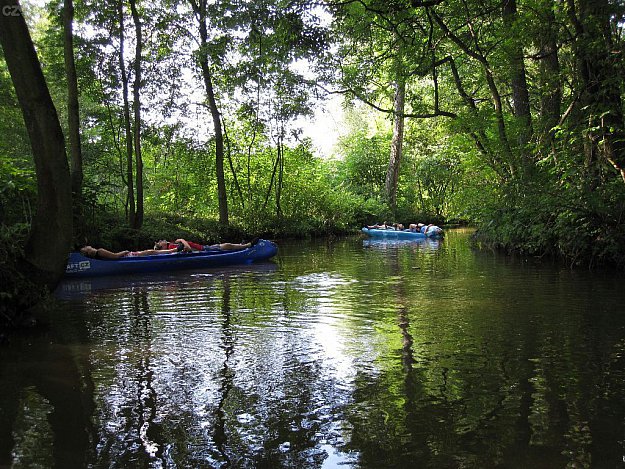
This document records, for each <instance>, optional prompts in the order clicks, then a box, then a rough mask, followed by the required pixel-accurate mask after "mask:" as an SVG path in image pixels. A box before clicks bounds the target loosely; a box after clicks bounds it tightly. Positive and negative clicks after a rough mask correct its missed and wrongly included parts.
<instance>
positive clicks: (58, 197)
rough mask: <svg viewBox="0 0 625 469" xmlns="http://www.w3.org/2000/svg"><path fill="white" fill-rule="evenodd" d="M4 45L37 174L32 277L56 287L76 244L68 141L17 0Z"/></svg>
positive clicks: (0, 36) (10, 3) (3, 29)
mask: <svg viewBox="0 0 625 469" xmlns="http://www.w3.org/2000/svg"><path fill="white" fill-rule="evenodd" d="M0 8H1V9H0V11H1V12H6V11H10V12H15V13H16V14H15V15H9V14H0V43H1V44H2V48H3V49H4V56H5V59H6V63H7V66H8V69H9V73H10V74H11V79H12V81H13V85H14V86H15V92H16V94H17V98H18V100H19V103H20V107H21V108H22V114H23V116H24V123H25V124H26V128H27V130H28V136H29V137H30V143H31V146H32V150H33V158H34V162H35V171H36V174H37V213H36V214H35V217H34V219H33V223H32V226H31V230H30V234H29V237H28V240H27V243H26V247H25V250H26V255H25V257H26V265H25V266H24V270H27V271H28V272H27V273H28V274H29V276H30V278H31V279H32V280H34V281H35V282H37V283H40V284H43V285H45V286H48V287H49V288H50V289H53V288H54V287H55V286H56V285H57V283H58V282H59V280H60V279H61V277H62V276H63V273H64V272H65V267H66V265H67V253H68V252H69V249H70V247H71V242H72V192H71V179H70V173H69V166H68V164H67V157H66V154H65V139H64V137H63V131H62V130H61V124H60V123H59V118H58V115H57V113H56V109H55V108H54V104H53V102H52V98H51V97H50V92H49V91H48V87H47V85H46V82H45V78H44V76H43V72H42V71H41V66H40V64H39V60H38V58H37V53H36V52H35V48H34V46H33V42H32V40H31V38H30V34H29V32H28V28H27V26H26V22H25V21H24V18H23V16H22V15H21V13H20V10H19V4H18V3H17V1H16V0H0Z"/></svg>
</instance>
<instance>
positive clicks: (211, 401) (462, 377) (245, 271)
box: [0, 230, 625, 468]
mask: <svg viewBox="0 0 625 469" xmlns="http://www.w3.org/2000/svg"><path fill="white" fill-rule="evenodd" d="M624 280H625V276H624V275H623V274H618V273H616V274H615V273H609V272H605V273H597V272H589V271H571V270H569V269H567V268H566V267H562V266H556V265H552V264H551V263H546V262H543V263H540V262H538V261H536V260H526V259H512V258H510V257H505V256H502V255H497V254H495V253H485V252H476V251H473V250H472V249H471V248H470V247H469V243H468V232H466V231H463V230H456V231H451V232H450V233H448V236H447V237H446V239H445V240H444V241H442V242H440V243H438V242H420V243H417V242H372V241H367V240H363V239H361V238H357V237H354V238H349V239H341V240H335V241H311V242H289V243H286V242H285V243H281V244H280V252H279V254H278V256H277V257H276V258H275V261H274V262H272V263H263V264H258V265H253V266H242V267H231V268H227V269H213V270H209V271H204V272H197V271H194V272H182V273H176V274H171V275H166V276H163V275H157V276H151V277H150V276H146V277H139V278H137V277H134V278H103V279H94V280H85V281H72V282H66V283H64V284H62V285H61V287H60V288H59V289H58V291H57V292H56V296H57V298H58V304H57V305H56V306H54V307H53V308H51V310H50V311H49V316H50V325H49V326H48V327H47V328H46V329H44V330H40V331H37V332H34V333H32V332H31V333H28V334H20V335H17V336H14V337H12V338H11V340H10V342H9V343H8V344H5V345H2V346H1V347H0V384H1V389H0V467H14V468H31V467H59V468H72V467H95V468H99V467H106V468H118V467H119V468H121V467H124V468H125V467H149V468H171V467H180V468H213V467H215V468H218V467H266V468H274V467H296V468H306V467H318V468H339V467H340V468H348V467H363V468H385V467H389V468H392V467H397V468H405V467H415V468H420V467H423V468H491V467H493V468H495V467H501V468H559V467H561V468H565V467H572V468H578V467H580V468H581V467H597V468H613V467H623V466H624V465H625V463H624V457H625V307H624V304H625V281H624Z"/></svg>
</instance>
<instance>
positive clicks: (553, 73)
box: [538, 0, 562, 140]
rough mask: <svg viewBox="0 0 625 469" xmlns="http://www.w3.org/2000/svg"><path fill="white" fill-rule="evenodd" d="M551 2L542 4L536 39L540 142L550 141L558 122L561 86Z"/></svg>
mask: <svg viewBox="0 0 625 469" xmlns="http://www.w3.org/2000/svg"><path fill="white" fill-rule="evenodd" d="M551 5H552V2H551V0H547V1H545V2H544V5H543V9H542V14H541V19H542V21H541V27H540V34H539V38H538V47H539V51H540V52H539V56H540V62H539V69H538V71H539V83H540V88H541V94H540V121H541V129H540V132H541V140H552V135H553V131H552V130H551V129H553V128H554V127H555V126H556V125H557V124H558V122H559V120H560V108H561V107H562V84H561V80H560V60H559V58H558V45H557V34H556V30H555V28H556V26H555V25H556V17H555V14H554V12H553V9H552V6H551Z"/></svg>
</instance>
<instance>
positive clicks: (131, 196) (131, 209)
mask: <svg viewBox="0 0 625 469" xmlns="http://www.w3.org/2000/svg"><path fill="white" fill-rule="evenodd" d="M117 12H118V17H119V70H120V73H121V78H122V96H123V99H124V130H125V133H126V179H127V180H126V184H127V185H128V198H127V210H128V213H127V214H128V224H129V225H130V227H134V226H135V215H136V212H135V189H134V184H133V164H132V147H133V144H132V129H131V126H130V104H129V103H128V74H127V73H126V62H125V60H124V2H123V0H118V3H117Z"/></svg>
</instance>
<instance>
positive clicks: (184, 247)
mask: <svg viewBox="0 0 625 469" xmlns="http://www.w3.org/2000/svg"><path fill="white" fill-rule="evenodd" d="M257 242H258V238H254V239H253V240H252V241H251V242H249V243H244V244H237V243H220V244H205V245H203V244H199V243H194V242H193V241H187V240H185V239H182V238H178V239H177V240H176V241H174V242H173V243H172V242H170V241H167V240H166V239H161V240H159V241H157V242H155V243H154V249H155V250H156V251H159V250H164V249H165V250H169V249H178V251H186V252H191V251H240V250H242V249H247V248H249V247H251V246H253V245H254V244H256V243H257Z"/></svg>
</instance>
